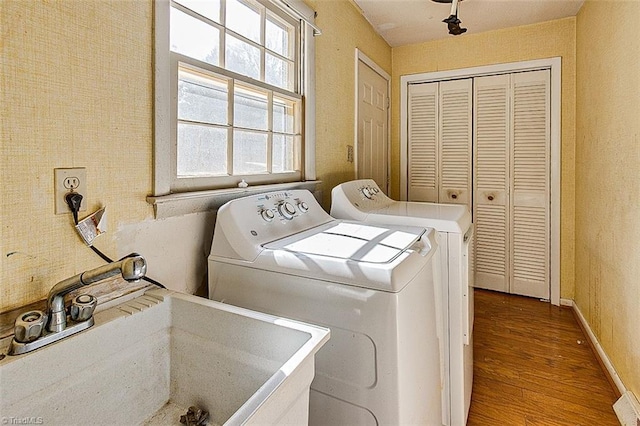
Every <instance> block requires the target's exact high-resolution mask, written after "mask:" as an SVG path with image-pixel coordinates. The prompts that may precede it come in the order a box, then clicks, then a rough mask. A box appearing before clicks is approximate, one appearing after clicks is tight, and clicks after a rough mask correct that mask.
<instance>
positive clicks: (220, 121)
mask: <svg viewBox="0 0 640 426" xmlns="http://www.w3.org/2000/svg"><path fill="white" fill-rule="evenodd" d="M309 30H310V28H308V27H307V26H306V25H305V23H304V21H303V20H301V19H296V18H294V17H292V16H290V14H288V13H285V11H284V10H283V9H280V8H279V7H277V4H276V3H273V2H272V1H270V0H169V1H167V0H157V1H156V135H155V136H156V149H155V154H156V161H155V175H156V178H155V183H156V185H155V189H154V192H155V195H164V194H168V193H171V192H184V191H194V190H202V189H217V188H230V187H236V186H237V185H238V183H239V182H240V181H241V180H245V181H246V182H247V183H249V184H251V185H255V184H268V183H282V182H295V181H300V180H303V179H305V178H306V179H313V178H315V176H313V167H308V165H309V164H310V162H311V161H313V149H311V148H312V147H313V146H312V143H313V138H312V137H310V136H311V134H310V132H309V131H308V130H310V128H307V127H308V126H305V125H304V123H305V116H309V114H312V113H313V108H307V111H305V110H303V96H304V97H305V99H306V100H307V103H308V101H309V95H310V93H309V91H308V90H306V87H308V86H309V81H310V80H311V78H312V76H310V72H311V70H312V67H310V66H309V65H310V63H309V61H305V52H306V51H307V50H308V48H309V44H310V43H311V42H310V40H312V39H313V38H312V36H311V34H312V33H311V32H310V31H309ZM310 121H312V120H310ZM303 130H305V131H306V134H305V133H303ZM305 154H307V155H306V157H305Z"/></svg>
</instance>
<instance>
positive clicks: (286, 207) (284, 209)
mask: <svg viewBox="0 0 640 426" xmlns="http://www.w3.org/2000/svg"><path fill="white" fill-rule="evenodd" d="M278 211H279V212H280V214H281V215H282V216H284V217H285V219H293V215H295V214H296V208H295V207H293V204H291V203H288V202H284V203H282V204H280V205H279V206H278Z"/></svg>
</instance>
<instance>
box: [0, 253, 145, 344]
mask: <svg viewBox="0 0 640 426" xmlns="http://www.w3.org/2000/svg"><path fill="white" fill-rule="evenodd" d="M146 272H147V262H146V261H145V259H144V258H143V257H142V256H140V255H136V254H134V255H129V256H127V257H125V258H124V259H122V260H119V261H117V262H112V263H109V264H106V265H103V266H100V267H98V268H95V269H92V270H90V271H85V272H83V273H81V274H78V275H76V276H74V277H71V278H67V279H66V280H63V281H60V282H59V283H57V284H56V285H55V286H53V288H52V289H51V290H50V291H49V296H48V297H47V312H46V314H45V313H43V312H42V311H29V312H25V313H23V314H21V315H20V316H19V317H18V318H17V319H16V324H15V330H14V337H13V340H12V341H11V345H10V346H9V352H8V354H9V355H19V354H23V353H26V352H30V351H33V350H35V349H38V348H40V347H42V346H45V345H48V344H50V343H53V342H55V341H58V340H60V339H63V338H65V337H67V336H70V335H72V334H75V333H78V332H80V331H82V330H86V329H87V328H89V327H91V326H92V325H93V324H94V320H93V310H94V309H95V307H96V305H97V299H96V298H95V297H93V296H90V295H86V294H84V295H80V296H78V297H76V298H75V299H74V300H73V302H72V304H71V308H70V309H69V317H70V318H67V311H66V310H65V306H64V296H65V295H66V294H68V293H70V292H72V291H73V290H76V289H78V288H80V287H84V286H87V285H90V284H94V283H97V282H99V281H102V280H105V279H107V278H110V277H112V276H114V275H117V274H121V275H122V278H124V279H125V280H127V281H130V282H133V281H138V280H139V279H141V278H143V277H144V276H145V274H146ZM68 322H70V324H69V326H67V323H68Z"/></svg>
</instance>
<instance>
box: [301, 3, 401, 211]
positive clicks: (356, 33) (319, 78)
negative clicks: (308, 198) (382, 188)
mask: <svg viewBox="0 0 640 426" xmlns="http://www.w3.org/2000/svg"><path fill="white" fill-rule="evenodd" d="M307 3H308V4H309V5H310V6H311V7H312V8H313V9H314V10H315V11H316V12H317V13H318V16H317V17H316V24H317V25H318V27H320V28H321V29H322V36H320V37H317V38H316V121H317V123H316V167H317V173H318V179H320V180H322V182H323V185H322V188H323V206H324V207H325V209H327V210H328V209H329V207H330V206H331V189H332V188H333V187H334V186H336V185H337V184H339V183H342V182H345V181H348V180H352V179H355V168H354V163H349V162H347V145H352V146H353V145H354V138H355V117H354V114H355V90H356V89H355V49H356V48H358V49H360V50H361V51H362V52H363V53H364V54H365V55H367V56H368V57H369V58H371V59H373V61H374V62H376V63H377V64H378V65H379V66H380V67H381V68H382V69H384V70H385V71H386V72H388V73H389V74H391V47H389V45H388V44H387V42H385V41H384V39H383V38H382V37H380V36H379V35H377V34H376V33H375V31H374V30H373V28H372V27H371V25H370V24H369V23H368V22H367V20H366V19H365V18H364V17H363V16H362V14H361V13H360V11H359V10H358V9H357V8H356V6H355V5H353V4H352V3H351V2H350V1H345V0H340V1H336V0H331V1H328V0H308V1H307Z"/></svg>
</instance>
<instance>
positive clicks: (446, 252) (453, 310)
mask: <svg viewBox="0 0 640 426" xmlns="http://www.w3.org/2000/svg"><path fill="white" fill-rule="evenodd" d="M331 216H333V217H335V218H340V219H350V220H358V221H361V222H364V223H375V224H388V225H394V224H403V225H412V226H422V227H432V228H435V229H436V230H437V231H438V234H439V241H438V244H439V245H440V257H441V265H442V267H441V270H442V289H441V294H442V300H443V306H442V310H441V312H442V313H443V318H442V324H443V327H444V330H448V332H444V333H442V334H443V340H444V344H443V346H442V351H443V352H442V357H443V362H444V374H443V377H444V389H443V392H444V394H443V398H442V400H443V413H444V416H445V417H444V420H445V424H448V425H452V426H461V425H465V424H466V423H467V416H468V413H469V405H470V403H471V389H472V386H473V287H472V286H473V278H472V274H470V273H469V269H470V256H469V244H470V241H471V238H472V236H473V225H472V224H471V214H470V213H469V209H467V207H466V206H462V205H455V204H434V203H417V202H406V201H394V200H392V199H390V198H389V197H387V196H386V195H385V194H384V193H383V192H382V191H381V190H380V188H379V187H378V185H377V184H376V183H375V181H374V180H371V179H362V180H354V181H350V182H346V183H343V184H341V185H338V186H336V187H335V188H333V190H332V191H331Z"/></svg>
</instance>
